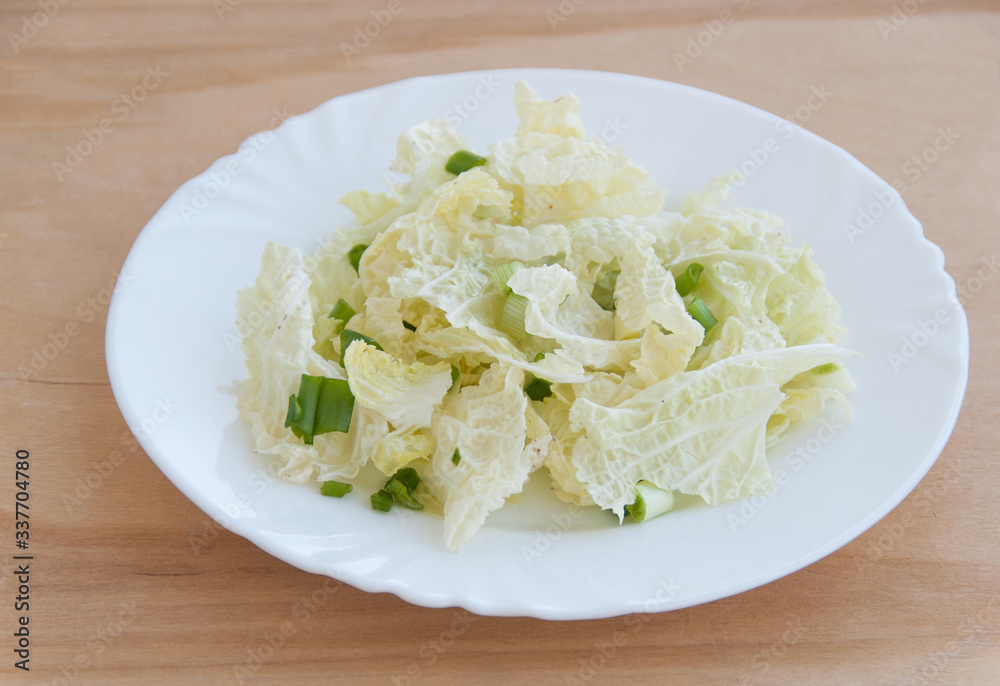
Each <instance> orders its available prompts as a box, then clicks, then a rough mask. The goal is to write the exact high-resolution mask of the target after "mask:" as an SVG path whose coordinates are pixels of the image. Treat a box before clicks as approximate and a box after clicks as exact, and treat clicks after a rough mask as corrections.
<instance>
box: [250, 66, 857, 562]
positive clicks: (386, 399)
mask: <svg viewBox="0 0 1000 686" xmlns="http://www.w3.org/2000/svg"><path fill="white" fill-rule="evenodd" d="M514 104H515V106H516V108H517V113H518V116H519V118H520V125H519V126H518V128H517V131H516V132H515V135H514V136H513V137H512V138H509V139H506V140H501V141H498V142H495V143H493V144H491V145H490V146H489V147H488V148H486V149H485V150H481V151H479V152H478V153H477V152H473V151H471V150H468V149H467V148H468V146H467V144H466V142H465V141H464V139H463V138H462V136H461V135H460V134H459V133H458V132H456V131H455V130H453V129H452V128H451V127H450V126H449V125H448V124H447V123H446V122H445V121H444V120H442V119H435V120H431V121H428V122H426V123H423V124H419V125H417V126H414V127H412V128H410V129H408V130H406V131H405V132H403V134H402V135H401V136H400V138H399V141H398V145H397V156H396V158H395V160H393V162H392V163H391V167H390V168H391V170H392V173H391V174H390V175H387V176H386V177H385V178H386V183H387V186H388V189H389V190H388V192H377V193H371V192H368V191H364V190H358V191H354V192H352V193H349V194H348V195H346V196H345V197H344V198H343V199H342V200H341V202H342V203H343V204H344V205H346V206H347V207H348V208H350V209H351V210H352V211H353V212H354V214H355V215H356V217H357V221H356V223H355V224H354V225H353V226H350V227H347V228H342V229H340V230H338V231H336V232H334V233H333V235H332V237H331V240H330V241H329V242H328V243H327V244H325V245H324V246H323V247H322V248H320V249H319V250H318V251H317V252H316V253H315V254H313V255H310V256H304V255H303V253H302V251H300V250H299V249H297V248H294V247H286V246H282V245H279V244H278V243H274V242H271V243H268V245H267V246H266V248H265V250H264V255H263V258H262V262H261V269H260V273H259V275H258V277H257V279H256V281H255V283H254V284H253V286H251V287H249V288H246V289H244V290H242V291H241V292H240V293H239V295H238V301H237V311H238V321H237V324H238V328H239V331H240V333H241V336H242V350H243V352H244V354H245V357H246V366H247V370H248V372H249V378H248V379H247V380H245V381H243V382H242V384H241V387H240V398H239V409H240V413H241V415H242V416H243V418H244V419H245V420H246V421H247V423H248V424H249V426H250V428H251V431H252V433H253V436H254V439H255V442H256V449H257V451H258V452H259V453H263V454H266V455H271V456H273V457H274V459H276V460H279V461H280V464H281V469H280V473H281V475H282V476H284V477H285V478H288V479H290V480H292V481H294V482H300V483H305V482H316V481H318V482H322V483H323V486H322V488H323V492H324V493H327V494H329V495H334V496H345V495H346V494H347V493H349V492H350V491H351V490H352V486H351V484H350V483H346V481H349V480H351V479H354V478H355V477H356V476H357V475H358V473H359V470H361V469H362V467H364V466H365V465H367V464H368V463H372V464H374V466H375V467H376V468H377V469H379V470H381V472H382V473H383V474H384V475H385V477H386V479H387V481H386V485H385V487H384V488H383V489H381V490H379V491H378V492H376V493H374V494H371V496H370V497H371V505H372V507H373V508H375V509H380V510H387V509H389V508H390V507H393V506H402V507H407V508H410V509H427V510H430V511H439V512H441V513H442V514H443V518H444V540H445V543H446V545H447V546H448V548H450V549H452V550H457V549H458V548H459V547H460V546H462V545H463V544H464V543H466V542H467V541H468V540H469V539H470V538H471V537H472V536H473V535H474V534H475V533H476V531H477V530H478V529H479V528H481V527H482V526H483V524H484V522H485V520H486V518H487V516H488V515H489V514H490V513H491V512H493V511H494V510H496V509H498V508H500V507H501V506H502V505H503V504H504V502H505V501H506V500H507V499H508V498H510V497H511V496H512V495H514V494H516V493H519V492H520V491H521V490H522V488H523V487H524V485H525V483H526V481H527V480H528V478H529V477H530V476H531V475H532V473H533V472H535V471H536V470H544V471H547V472H548V475H549V476H550V477H551V484H552V491H553V492H554V494H555V495H556V496H557V497H559V498H561V499H562V500H564V501H567V502H571V503H575V504H578V505H594V506H596V507H600V508H603V509H606V510H610V511H612V512H614V513H615V514H616V515H617V516H618V517H619V519H620V520H621V519H623V518H624V517H625V515H626V514H629V515H630V516H631V517H632V518H634V519H637V520H642V519H644V518H649V517H651V516H655V515H656V514H659V513H661V512H663V511H666V510H668V509H669V508H670V507H671V504H672V494H673V493H674V492H679V493H686V494H694V495H698V496H701V497H702V498H703V499H704V500H705V501H706V502H707V503H709V504H712V505H714V504H717V503H721V502H724V501H727V500H731V499H735V498H744V497H747V496H752V495H763V494H765V493H767V492H768V491H769V490H770V488H771V486H772V479H771V474H770V470H769V468H768V464H767V459H766V452H767V447H768V445H771V444H773V442H774V441H776V440H778V439H779V438H780V437H781V436H782V435H783V434H784V433H785V432H786V431H787V430H788V428H789V426H791V425H792V424H794V423H795V422H801V421H805V420H808V419H810V418H811V417H813V416H815V415H816V414H817V413H819V412H820V410H822V409H823V407H824V406H825V404H826V403H827V402H828V401H831V400H832V401H836V402H837V403H839V404H840V406H841V407H842V408H843V410H844V412H845V413H846V414H848V415H849V412H850V407H849V405H848V404H847V400H846V395H847V394H848V393H850V392H851V391H852V390H853V388H854V384H853V381H852V380H851V377H850V376H849V374H848V372H847V370H846V368H845V367H844V366H843V359H844V358H845V357H847V356H848V355H849V354H850V351H848V350H846V349H844V348H842V347H839V346H837V345H836V344H835V340H836V338H837V336H838V334H839V333H840V332H841V330H842V327H841V325H840V309H839V307H838V306H837V303H836V301H835V300H834V298H833V297H832V296H831V295H830V293H829V292H828V291H827V289H826V286H825V284H824V278H823V274H822V272H821V271H820V269H819V267H818V266H817V264H816V263H815V262H814V261H813V259H812V257H811V254H810V251H809V249H808V248H807V247H791V246H789V244H788V239H789V236H788V233H787V231H785V230H784V228H783V225H782V222H781V221H780V220H779V219H778V218H777V217H775V216H774V215H772V214H769V213H767V212H762V211H759V210H752V209H743V208H733V207H727V206H725V204H724V203H725V201H726V199H727V195H728V184H729V182H730V181H732V179H728V178H720V179H717V180H716V181H714V182H712V183H711V184H710V185H709V186H708V187H707V188H705V189H704V190H703V191H700V192H698V193H694V194H691V195H690V196H689V197H688V198H687V199H686V200H685V201H684V203H683V205H682V206H681V208H680V210H679V211H677V212H673V211H664V209H663V205H664V196H665V191H663V190H662V189H660V188H658V187H657V185H656V183H655V182H654V181H653V180H652V179H651V178H650V177H649V175H648V174H647V173H646V171H645V170H643V169H642V168H641V167H640V166H639V165H637V164H635V163H634V162H632V161H631V160H629V159H628V158H627V157H626V156H625V154H624V152H623V151H622V150H620V149H618V150H615V149H612V148H610V147H609V146H607V145H606V144H605V143H604V142H602V141H601V140H599V139H596V138H586V137H585V135H584V129H583V125H582V122H581V119H580V117H579V114H578V109H579V102H578V100H577V99H576V98H575V97H574V96H572V95H569V94H566V95H562V96H560V97H557V98H555V99H553V100H544V99H542V98H540V97H539V96H538V95H537V94H536V93H535V92H534V91H533V90H532V89H531V88H530V87H529V86H528V85H527V84H525V83H524V82H521V83H518V84H517V87H516V92H515V97H514Z"/></svg>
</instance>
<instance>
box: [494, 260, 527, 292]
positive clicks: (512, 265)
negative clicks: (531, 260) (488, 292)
mask: <svg viewBox="0 0 1000 686" xmlns="http://www.w3.org/2000/svg"><path fill="white" fill-rule="evenodd" d="M519 269H524V264H523V263H521V262H518V261H516V260H515V261H514V262H508V263H507V264H501V265H500V266H499V267H497V268H496V269H494V270H493V274H492V275H491V276H492V278H493V285H494V286H495V287H496V289H497V292H498V293H504V294H508V293H510V288H508V287H507V280H508V279H510V277H512V276H513V275H514V272H516V271H517V270H519Z"/></svg>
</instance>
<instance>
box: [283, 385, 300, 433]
mask: <svg viewBox="0 0 1000 686" xmlns="http://www.w3.org/2000/svg"><path fill="white" fill-rule="evenodd" d="M301 416H302V403H300V402H299V399H298V398H297V397H296V396H295V394H294V393H292V394H291V395H290V396H288V414H286V415H285V427H286V428H288V427H291V426H292V424H294V423H295V422H296V421H297V420H298V418H299V417H301Z"/></svg>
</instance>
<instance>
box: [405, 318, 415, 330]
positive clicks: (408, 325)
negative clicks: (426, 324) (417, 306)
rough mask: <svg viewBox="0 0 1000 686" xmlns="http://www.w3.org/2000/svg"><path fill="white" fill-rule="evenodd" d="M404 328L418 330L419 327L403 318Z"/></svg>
mask: <svg viewBox="0 0 1000 686" xmlns="http://www.w3.org/2000/svg"><path fill="white" fill-rule="evenodd" d="M403 328H404V329H406V330H407V331H416V330H417V327H415V326H414V325H413V324H411V323H410V322H408V321H406V320H405V319H404V320H403Z"/></svg>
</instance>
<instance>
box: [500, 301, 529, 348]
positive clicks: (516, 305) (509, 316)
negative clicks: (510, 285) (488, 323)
mask: <svg viewBox="0 0 1000 686" xmlns="http://www.w3.org/2000/svg"><path fill="white" fill-rule="evenodd" d="M527 307H528V299H527V298H525V297H524V296H523V295H518V294H517V293H511V294H510V295H508V296H507V300H505V301H504V304H503V311H502V312H501V313H500V322H499V324H498V325H497V328H498V329H500V331H502V332H503V333H505V334H507V335H508V336H510V337H511V338H516V339H518V340H522V341H523V340H527V338H528V332H527V331H525V329H524V311H525V309H527Z"/></svg>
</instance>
